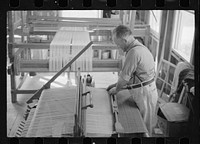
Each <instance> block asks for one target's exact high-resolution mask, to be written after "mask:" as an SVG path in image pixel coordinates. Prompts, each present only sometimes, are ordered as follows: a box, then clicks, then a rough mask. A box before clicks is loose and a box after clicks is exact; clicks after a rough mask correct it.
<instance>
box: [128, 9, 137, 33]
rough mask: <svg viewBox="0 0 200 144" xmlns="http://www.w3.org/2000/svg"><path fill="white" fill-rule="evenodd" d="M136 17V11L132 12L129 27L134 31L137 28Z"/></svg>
mask: <svg viewBox="0 0 200 144" xmlns="http://www.w3.org/2000/svg"><path fill="white" fill-rule="evenodd" d="M135 15H136V10H131V11H130V22H129V27H130V29H131V30H132V31H133V30H134V26H135Z"/></svg>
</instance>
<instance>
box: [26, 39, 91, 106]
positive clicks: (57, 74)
mask: <svg viewBox="0 0 200 144" xmlns="http://www.w3.org/2000/svg"><path fill="white" fill-rule="evenodd" d="M91 45H92V42H89V43H88V44H87V45H86V46H85V47H84V48H83V49H82V50H81V51H80V52H79V53H78V54H77V55H76V56H75V57H74V58H73V59H72V60H71V61H70V62H68V63H67V64H66V65H65V66H64V67H63V68H62V69H61V70H60V71H59V72H57V73H56V74H55V75H54V76H53V77H52V78H51V79H50V80H49V81H48V82H47V83H46V84H45V85H43V86H42V88H40V89H39V90H38V91H37V92H36V93H35V94H34V95H33V96H32V97H31V98H30V99H29V100H28V101H27V102H26V103H27V104H29V103H31V102H32V100H33V99H38V98H39V97H40V95H41V93H42V91H43V90H44V89H46V88H49V85H50V84H51V83H52V82H53V81H54V80H55V79H56V78H57V77H58V76H60V75H61V74H62V73H63V72H64V71H65V70H66V69H67V68H69V67H70V66H71V64H72V63H73V62H74V61H75V60H77V59H78V58H79V57H80V56H81V55H82V54H83V53H84V52H85V51H86V50H87V49H88V48H89V47H90V46H91Z"/></svg>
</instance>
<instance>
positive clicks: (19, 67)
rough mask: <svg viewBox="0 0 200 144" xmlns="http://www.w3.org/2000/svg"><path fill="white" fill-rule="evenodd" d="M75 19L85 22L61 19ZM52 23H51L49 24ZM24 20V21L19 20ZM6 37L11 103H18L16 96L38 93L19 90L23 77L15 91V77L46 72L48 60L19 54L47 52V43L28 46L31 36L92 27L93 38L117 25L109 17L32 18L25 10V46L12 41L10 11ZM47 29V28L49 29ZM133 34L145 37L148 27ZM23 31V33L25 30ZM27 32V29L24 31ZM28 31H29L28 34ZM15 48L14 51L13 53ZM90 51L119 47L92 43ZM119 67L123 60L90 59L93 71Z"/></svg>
mask: <svg viewBox="0 0 200 144" xmlns="http://www.w3.org/2000/svg"><path fill="white" fill-rule="evenodd" d="M63 19H64V20H74V21H77V20H79V21H85V22H84V23H79V22H78V23H77V22H75V23H74V22H71V23H69V22H65V21H62V20H63ZM52 20H54V21H52ZM22 21H23V18H22ZM8 22H9V23H8V28H9V31H8V34H9V43H8V50H9V58H10V62H11V63H10V66H9V74H10V75H11V95H12V102H13V103H14V102H16V101H17V98H16V97H17V94H34V93H35V92H36V91H37V90H19V89H20V88H21V86H22V84H23V82H24V80H25V78H26V76H24V77H23V79H22V81H21V83H20V84H19V86H18V87H17V88H16V82H15V75H17V74H19V73H20V72H21V73H26V72H49V69H48V62H49V61H48V60H22V59H21V54H22V52H24V51H25V50H27V49H29V50H30V49H49V45H50V42H44V43H29V41H30V35H54V34H55V33H56V28H58V27H59V26H77V27H82V26H83V25H85V26H90V27H92V28H94V27H95V28H97V32H93V33H92V35H94V36H105V34H107V33H106V32H105V31H103V30H112V28H113V27H114V26H117V25H119V23H117V22H119V21H118V20H114V21H113V22H111V19H109V18H102V19H93V18H62V17H51V16H31V12H30V11H27V22H26V23H27V24H28V25H27V27H26V28H24V27H23V25H22V27H21V34H20V35H22V39H24V36H27V42H28V43H24V42H23V41H22V43H15V42H14V37H13V36H14V31H15V28H17V26H15V28H13V25H12V17H11V12H8ZM34 26H37V27H38V28H40V27H42V28H45V27H46V28H48V29H47V30H44V31H41V30H38V31H37V30H34V29H35V27H34ZM49 28H50V29H49ZM135 28H136V29H135V30H134V32H133V33H134V35H135V36H136V37H137V36H138V37H148V35H149V26H148V25H135ZM24 29H25V30H26V32H24V31H25V30H24ZM27 29H28V30H27ZM27 31H28V32H27ZM14 49H17V51H16V52H13V50H14ZM92 49H93V50H117V49H118V48H117V47H116V46H115V45H114V44H113V43H111V42H93V45H92ZM121 67H122V60H120V59H118V60H116V59H115V60H105V59H104V60H97V59H93V72H105V71H106V72H113V71H116V72H119V71H120V69H121Z"/></svg>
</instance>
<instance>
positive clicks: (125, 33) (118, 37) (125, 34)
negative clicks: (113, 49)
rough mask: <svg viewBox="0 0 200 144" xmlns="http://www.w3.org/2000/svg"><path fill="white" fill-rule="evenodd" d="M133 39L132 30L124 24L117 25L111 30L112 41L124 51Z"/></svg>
mask: <svg viewBox="0 0 200 144" xmlns="http://www.w3.org/2000/svg"><path fill="white" fill-rule="evenodd" d="M133 39H134V38H133V35H132V31H131V30H130V28H128V27H126V26H124V25H119V26H117V27H116V28H115V29H114V30H113V41H114V43H115V44H116V45H117V46H118V47H120V48H121V49H122V50H123V51H126V48H127V46H128V45H129V44H130V42H132V40H133Z"/></svg>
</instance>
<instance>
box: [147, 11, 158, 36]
mask: <svg viewBox="0 0 200 144" xmlns="http://www.w3.org/2000/svg"><path fill="white" fill-rule="evenodd" d="M160 17H161V10H151V11H150V19H149V24H150V27H151V29H152V30H154V31H155V32H157V33H159V31H160Z"/></svg>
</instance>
